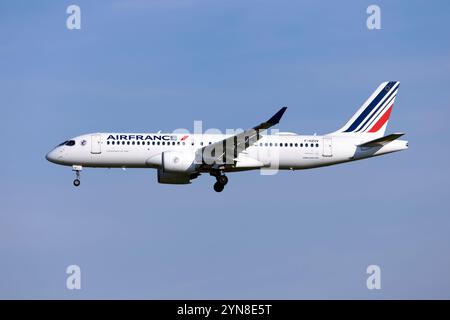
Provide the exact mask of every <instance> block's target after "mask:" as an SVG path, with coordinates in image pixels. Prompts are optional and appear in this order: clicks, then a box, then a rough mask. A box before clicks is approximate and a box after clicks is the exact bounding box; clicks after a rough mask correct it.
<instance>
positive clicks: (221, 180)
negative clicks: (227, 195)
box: [217, 175, 228, 186]
mask: <svg viewBox="0 0 450 320" xmlns="http://www.w3.org/2000/svg"><path fill="white" fill-rule="evenodd" d="M217 182H218V183H220V184H221V185H224V186H225V185H226V184H227V183H228V177H227V176H224V175H221V176H218V177H217Z"/></svg>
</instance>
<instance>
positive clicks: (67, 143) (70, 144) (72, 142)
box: [64, 140, 75, 147]
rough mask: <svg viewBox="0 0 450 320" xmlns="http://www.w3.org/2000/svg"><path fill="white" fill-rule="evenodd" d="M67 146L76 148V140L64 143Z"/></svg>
mask: <svg viewBox="0 0 450 320" xmlns="http://www.w3.org/2000/svg"><path fill="white" fill-rule="evenodd" d="M64 144H65V145H66V146H69V147H71V146H74V145H75V140H69V141H66V143H64Z"/></svg>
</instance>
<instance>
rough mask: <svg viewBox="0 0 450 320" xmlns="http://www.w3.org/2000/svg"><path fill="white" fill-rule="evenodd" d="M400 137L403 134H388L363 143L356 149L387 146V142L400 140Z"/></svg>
mask: <svg viewBox="0 0 450 320" xmlns="http://www.w3.org/2000/svg"><path fill="white" fill-rule="evenodd" d="M402 135H404V133H392V134H388V135H387V136H384V137H381V138H378V139H375V140H371V141H367V142H364V143H363V144H360V145H358V147H365V148H371V147H382V146H384V145H386V144H388V143H389V142H391V141H394V140H396V139H398V138H400V137H401V136H402Z"/></svg>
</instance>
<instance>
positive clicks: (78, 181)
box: [73, 179, 81, 187]
mask: <svg viewBox="0 0 450 320" xmlns="http://www.w3.org/2000/svg"><path fill="white" fill-rule="evenodd" d="M80 183H81V182H80V180H78V179H75V180H73V185H74V186H75V187H78V186H79V185H80Z"/></svg>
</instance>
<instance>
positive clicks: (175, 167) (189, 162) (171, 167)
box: [161, 151, 195, 174]
mask: <svg viewBox="0 0 450 320" xmlns="http://www.w3.org/2000/svg"><path fill="white" fill-rule="evenodd" d="M194 160H195V154H194V153H193V152H189V153H183V152H176V151H167V152H163V154H162V159H161V162H162V171H163V172H165V173H167V172H172V173H186V174H190V173H193V172H194V171H195V163H194Z"/></svg>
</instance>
